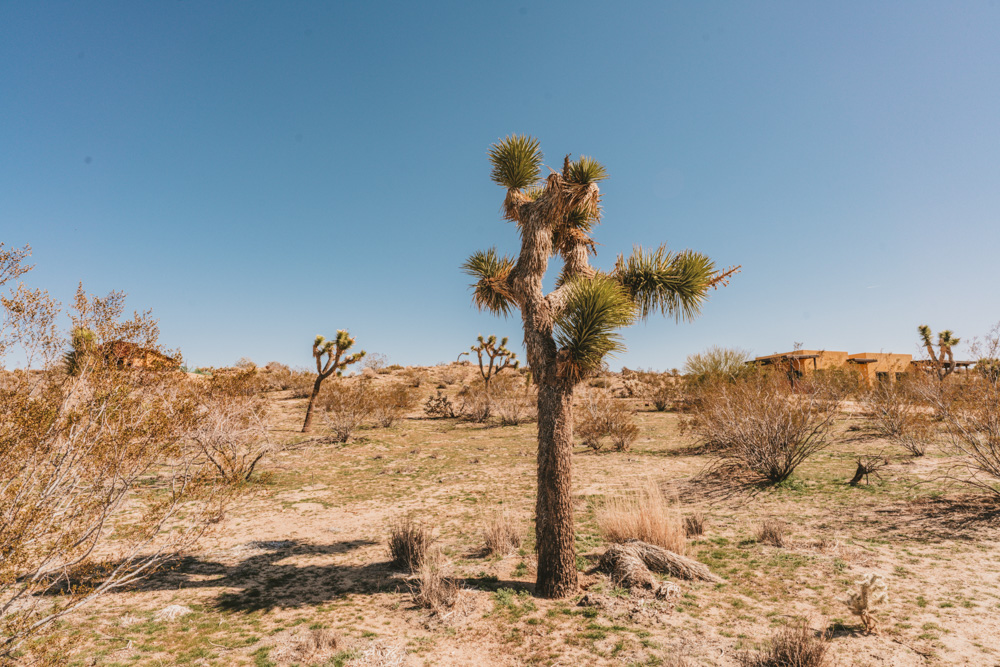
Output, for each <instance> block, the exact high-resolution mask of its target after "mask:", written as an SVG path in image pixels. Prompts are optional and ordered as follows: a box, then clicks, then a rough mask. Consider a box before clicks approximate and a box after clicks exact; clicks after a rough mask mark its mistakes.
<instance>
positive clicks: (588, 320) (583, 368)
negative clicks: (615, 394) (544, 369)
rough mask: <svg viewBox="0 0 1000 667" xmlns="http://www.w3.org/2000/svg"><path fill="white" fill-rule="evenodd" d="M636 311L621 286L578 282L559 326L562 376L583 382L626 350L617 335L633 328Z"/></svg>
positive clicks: (606, 281) (603, 280)
mask: <svg viewBox="0 0 1000 667" xmlns="http://www.w3.org/2000/svg"><path fill="white" fill-rule="evenodd" d="M635 310H636V309H635V304H634V303H633V302H632V300H631V299H630V298H629V295H628V294H627V293H626V292H625V291H624V290H623V289H622V287H621V285H619V284H618V283H617V282H615V281H614V280H611V279H610V278H608V277H607V276H604V275H597V276H595V277H593V278H590V279H579V280H576V281H574V282H573V283H572V284H571V285H570V291H569V295H568V297H567V300H566V307H565V308H564V309H563V311H562V313H561V314H560V315H559V317H558V318H557V319H556V323H555V339H556V345H557V346H558V347H559V348H560V354H561V355H562V367H561V368H560V373H561V374H562V375H563V376H564V377H566V378H568V379H570V380H573V381H576V380H579V379H580V378H583V377H585V376H586V375H588V374H590V373H592V372H594V371H596V370H597V369H599V368H600V367H601V363H602V362H603V360H604V357H606V356H607V355H609V354H613V353H614V352H619V351H622V350H624V349H625V345H624V344H623V343H622V337H621V335H620V334H619V333H617V331H618V329H621V328H622V327H626V326H628V325H630V324H632V322H633V321H634V320H635Z"/></svg>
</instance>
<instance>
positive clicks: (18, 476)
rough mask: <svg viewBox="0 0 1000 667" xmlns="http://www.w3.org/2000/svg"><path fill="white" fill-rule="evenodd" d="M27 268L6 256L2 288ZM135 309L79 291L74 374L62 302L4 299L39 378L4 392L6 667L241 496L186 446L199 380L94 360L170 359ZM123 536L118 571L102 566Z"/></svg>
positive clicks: (0, 472)
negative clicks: (81, 337) (114, 350)
mask: <svg viewBox="0 0 1000 667" xmlns="http://www.w3.org/2000/svg"><path fill="white" fill-rule="evenodd" d="M26 256H27V248H25V249H23V250H13V251H11V250H6V249H5V248H4V247H3V245H2V244H0V285H2V284H4V282H7V281H10V280H15V279H17V278H19V277H20V276H21V275H23V274H24V273H25V272H26V270H27V268H28V267H26V266H25V265H24V264H23V261H24V259H25V257H26ZM124 297H125V295H124V294H123V293H120V292H112V293H111V294H109V295H108V296H107V297H105V298H97V297H90V296H88V295H87V294H86V293H85V292H84V291H83V289H82V287H81V288H80V289H78V291H77V294H76V298H75V301H74V304H73V308H72V311H71V313H70V317H71V320H72V324H73V328H74V330H81V331H87V332H88V335H87V340H88V341H91V342H92V343H93V347H92V348H88V349H86V350H85V349H78V350H75V352H77V353H78V354H77V355H76V357H75V359H74V362H75V364H74V366H75V367H74V373H73V374H72V375H66V374H65V373H64V372H63V370H62V368H61V358H60V355H61V352H62V349H61V348H62V346H63V345H64V344H65V339H64V338H63V336H62V335H61V334H60V331H59V328H58V327H57V324H56V323H57V318H58V316H59V314H60V311H59V309H58V307H57V305H56V304H55V302H53V301H52V300H51V299H50V298H49V297H48V295H47V294H46V293H45V292H44V291H42V290H34V289H30V288H28V287H27V286H25V285H24V284H23V283H22V284H19V285H18V286H17V287H16V288H14V289H12V290H11V291H10V292H9V293H8V294H5V295H3V296H2V297H0V310H2V312H0V362H3V363H6V361H7V359H8V358H10V357H11V356H12V355H13V354H18V356H19V357H20V360H19V361H20V364H21V365H22V366H23V367H24V368H27V369H30V370H17V371H13V372H9V373H7V372H5V373H3V382H2V383H0V554H2V557H0V662H4V661H12V660H15V659H14V658H12V655H14V654H15V653H16V652H17V651H18V650H19V648H20V647H23V646H24V642H25V640H27V639H29V638H32V637H36V638H37V636H38V635H39V634H43V633H46V632H48V631H49V630H50V629H51V627H52V626H51V624H52V622H53V621H55V620H57V619H59V618H61V617H63V616H65V615H66V614H70V613H73V612H75V611H77V610H79V609H80V608H81V607H82V606H84V605H86V604H87V603H89V602H91V601H93V600H94V599H95V598H97V597H99V596H101V595H103V594H105V593H108V592H110V591H113V590H116V589H119V588H121V587H123V586H127V585H129V584H130V583H132V582H134V581H136V580H138V579H140V578H141V577H143V576H145V575H147V574H149V573H150V572H151V571H153V570H154V569H155V568H156V567H157V566H158V565H159V564H161V563H162V562H164V560H166V559H168V558H170V557H172V556H173V555H175V554H176V553H177V552H178V551H179V550H181V549H183V548H186V547H187V546H189V545H190V544H192V543H193V542H194V541H195V540H196V539H197V538H198V537H199V536H201V535H202V534H203V533H204V532H205V530H206V529H207V528H208V526H209V525H210V523H211V520H212V519H213V518H214V517H216V516H218V514H219V512H220V511H221V510H222V508H223V507H224V505H225V503H226V502H227V501H228V500H229V499H230V498H231V497H232V491H231V489H230V488H229V487H228V486H227V485H219V484H214V483H213V480H212V478H211V475H210V474H209V473H208V471H207V470H205V469H204V468H203V466H202V465H201V463H202V461H203V460H202V459H201V457H200V456H198V455H196V453H195V452H194V451H192V450H191V448H187V447H184V446H183V435H184V433H185V432H187V431H189V430H190V429H192V428H194V427H195V426H196V425H197V422H198V419H199V414H198V411H197V409H196V404H195V400H194V398H193V397H192V394H191V392H190V390H189V388H188V387H187V385H188V384H189V381H188V380H187V378H186V376H185V375H184V374H182V373H177V372H173V371H170V370H154V369H152V368H150V367H144V366H142V365H139V364H136V365H133V366H130V365H128V364H125V363H119V361H118V360H117V359H115V358H109V357H108V356H106V355H100V354H91V353H90V352H91V351H93V350H100V349H107V347H106V346H109V345H117V346H118V347H119V348H123V347H127V348H128V349H133V350H151V351H156V352H159V350H161V349H162V348H160V347H159V346H158V342H157V338H158V329H157V325H156V322H155V320H153V319H152V317H151V316H150V314H149V313H143V314H138V313H137V314H135V315H134V316H133V317H132V318H130V319H123V317H122V315H123V313H124V308H125V305H124ZM133 346H134V347H133ZM147 356H153V355H147ZM166 356H167V355H164V357H166ZM169 356H171V357H173V358H176V357H177V355H176V354H175V353H172V354H171V355H169ZM165 490H166V492H165ZM112 532H114V541H113V549H114V560H106V559H104V558H101V557H98V556H96V555H95V554H98V553H102V552H106V551H107V547H108V546H109V545H110V544H111V539H112V536H111V533H112ZM36 643H41V644H43V645H44V644H46V643H47V642H36ZM16 660H18V661H21V662H19V663H16V664H22V663H25V662H30V661H29V660H28V657H27V656H21V657H19V658H17V659H16Z"/></svg>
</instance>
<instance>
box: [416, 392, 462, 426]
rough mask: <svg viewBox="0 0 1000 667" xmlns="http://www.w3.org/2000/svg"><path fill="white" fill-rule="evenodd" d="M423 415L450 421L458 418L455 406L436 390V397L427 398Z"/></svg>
mask: <svg viewBox="0 0 1000 667" xmlns="http://www.w3.org/2000/svg"><path fill="white" fill-rule="evenodd" d="M424 413H425V414H426V415H427V416H428V417H435V418H449V419H451V418H454V417H457V416H458V410H456V408H455V404H454V403H452V401H451V399H450V398H448V396H447V395H445V394H443V393H442V392H441V391H440V390H438V392H437V395H435V396H429V397H428V398H427V402H425V403H424Z"/></svg>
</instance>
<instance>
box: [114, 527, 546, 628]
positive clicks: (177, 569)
mask: <svg viewBox="0 0 1000 667" xmlns="http://www.w3.org/2000/svg"><path fill="white" fill-rule="evenodd" d="M375 544H378V542H374V541H371V540H350V541H343V542H334V543H332V544H310V543H306V542H301V541H298V540H285V541H276V542H251V543H249V544H247V545H245V546H246V548H247V549H248V551H249V552H250V555H248V556H247V557H246V558H244V559H243V560H241V561H240V562H239V563H237V564H236V565H226V564H224V563H220V562H216V561H212V560H205V559H202V558H198V557H195V556H185V557H182V558H178V559H176V560H174V561H172V562H170V563H166V564H165V565H164V566H163V567H161V568H160V569H159V570H158V571H157V572H156V573H154V574H152V575H150V576H149V577H147V578H145V579H143V580H142V581H139V582H137V583H135V584H134V585H132V586H130V587H129V590H133V591H167V590H169V591H178V590H185V589H199V588H227V589H237V590H227V591H225V592H223V593H220V594H219V595H218V596H217V597H216V598H215V600H214V601H213V603H212V604H214V606H215V607H216V608H217V609H219V610H222V611H228V612H237V613H250V612H255V611H270V610H273V609H295V608H302V607H308V606H318V605H321V604H324V603H327V602H331V601H333V600H338V599H342V598H343V597H344V596H345V595H347V594H350V593H355V594H358V593H359V594H363V595H373V594H376V593H399V592H407V591H409V590H411V588H412V586H413V583H412V581H411V577H410V575H409V574H408V573H406V572H402V571H400V570H397V569H395V568H394V567H393V566H392V563H391V562H390V561H389V560H388V559H386V560H384V561H378V562H373V563H368V564H364V565H344V564H339V563H325V564H318V565H313V564H307V565H301V564H295V563H285V562H282V561H284V560H286V559H289V558H292V557H301V556H332V555H338V554H346V553H350V552H351V551H354V550H355V549H358V548H361V547H367V546H372V545H375ZM458 581H459V582H460V583H461V585H462V586H463V587H466V588H475V589H479V590H485V591H496V590H499V589H501V588H510V589H513V590H515V591H520V590H525V591H527V592H529V593H532V594H533V593H534V583H528V582H523V581H513V580H511V581H508V580H500V579H498V578H497V577H491V576H479V577H467V578H460V579H459V580H458Z"/></svg>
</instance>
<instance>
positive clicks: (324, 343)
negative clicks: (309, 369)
mask: <svg viewBox="0 0 1000 667" xmlns="http://www.w3.org/2000/svg"><path fill="white" fill-rule="evenodd" d="M353 346H354V339H353V338H351V336H350V334H348V333H347V331H345V330H343V329H338V330H337V338H336V339H335V340H327V339H326V338H324V337H323V336H316V340H315V341H313V349H312V353H313V357H314V358H315V359H316V382H315V383H314V384H313V390H312V395H311V396H309V406H308V407H307V408H306V421H305V423H303V424H302V432H303V433H308V432H309V431H310V429H312V415H313V406H314V405H315V404H316V397H317V396H318V395H319V388H320V385H322V384H323V380H325V379H327V378H328V377H330V376H331V375H333V374H334V373H336V374H337V375H338V376H339V375H340V374H341V373H342V372H343V370H342V369H343V368H344V367H345V366H350V365H351V364H353V363H357V362H358V361H361V359H362V358H363V357H364V356H365V351H364V350H361V351H360V352H355V353H354V354H352V355H350V356H348V357H344V356H343V355H344V353H345V352H347V351H348V350H349V349H351V347H353ZM324 356H325V357H326V362H324V361H323V357H324ZM341 357H343V358H341Z"/></svg>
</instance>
